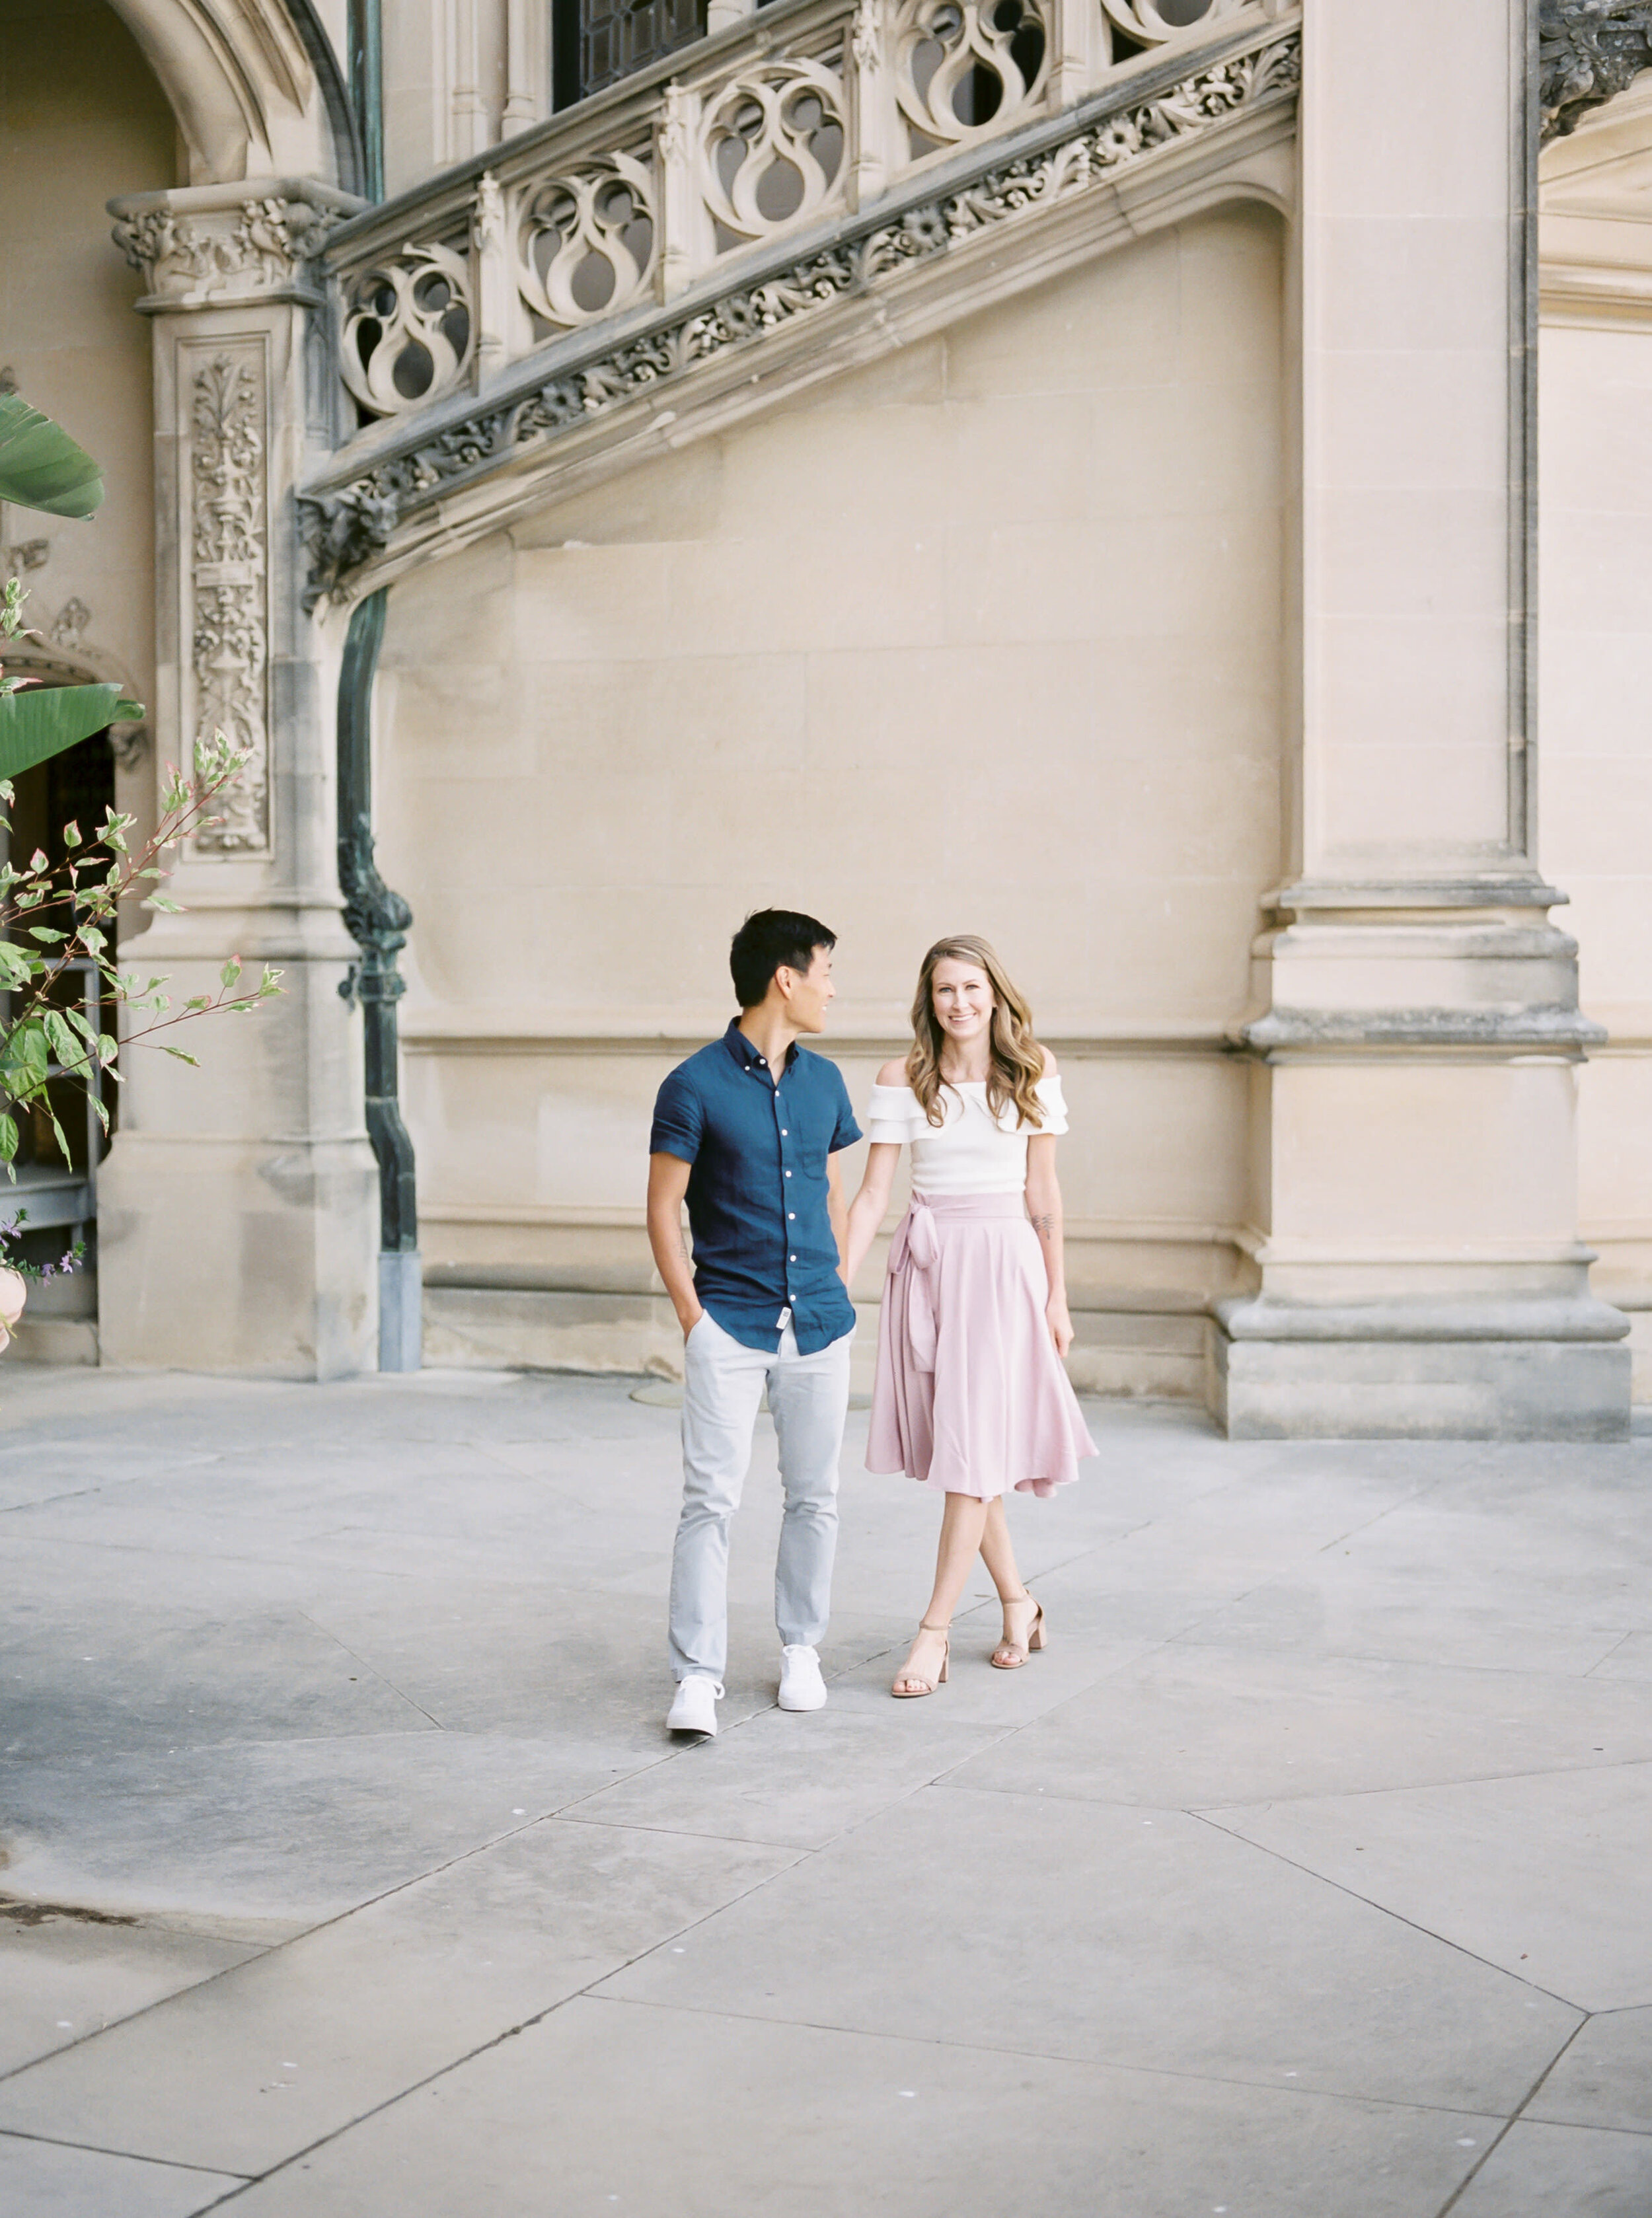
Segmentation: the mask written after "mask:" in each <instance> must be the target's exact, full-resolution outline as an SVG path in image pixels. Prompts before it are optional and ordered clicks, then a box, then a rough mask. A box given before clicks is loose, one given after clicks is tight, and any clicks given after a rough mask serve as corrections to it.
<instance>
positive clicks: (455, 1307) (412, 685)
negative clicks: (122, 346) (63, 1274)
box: [377, 210, 1282, 1393]
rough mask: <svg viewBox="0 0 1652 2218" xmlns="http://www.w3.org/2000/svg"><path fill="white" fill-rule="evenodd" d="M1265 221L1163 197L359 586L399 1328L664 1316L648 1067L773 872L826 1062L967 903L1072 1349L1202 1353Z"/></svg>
mask: <svg viewBox="0 0 1652 2218" xmlns="http://www.w3.org/2000/svg"><path fill="white" fill-rule="evenodd" d="M1281 244H1282V242H1281V236H1280V232H1279V230H1278V227H1277V226H1276V222H1275V220H1274V219H1273V218H1272V217H1271V216H1269V215H1267V214H1263V213H1262V212H1260V211H1255V212H1252V211H1250V210H1238V211H1232V212H1228V213H1225V214H1221V215H1219V216H1211V217H1207V218H1205V219H1202V220H1199V221H1196V222H1194V223H1191V224H1189V226H1186V227H1184V228H1183V230H1181V231H1180V232H1173V233H1169V234H1166V235H1164V236H1162V237H1159V238H1158V239H1153V240H1151V241H1149V242H1146V243H1144V244H1142V245H1140V246H1138V247H1135V248H1133V249H1131V250H1129V251H1126V252H1124V253H1123V254H1121V255H1118V256H1115V257H1112V258H1110V259H1109V260H1107V261H1105V262H1103V263H1099V264H1096V265H1095V266H1093V267H1091V268H1090V269H1087V270H1080V271H1078V272H1077V273H1075V274H1072V275H1070V276H1065V277H1064V278H1061V279H1059V280H1058V281H1056V282H1053V283H1051V284H1049V285H1048V286H1046V288H1042V289H1041V290H1039V291H1036V292H1034V293H1032V294H1025V295H1022V296H1021V297H1020V298H1019V299H1017V300H1015V301H1013V302H1010V303H1009V304H1006V305H1005V306H1003V307H998V308H995V309H993V310H991V311H990V312H988V313H984V314H981V315H979V316H978V317H977V318H975V319H972V320H971V321H969V322H967V323H966V324H964V325H960V326H957V327H954V328H953V330H952V331H950V332H949V333H948V334H947V335H946V336H945V337H943V338H938V339H935V340H934V341H931V342H928V343H927V344H922V345H921V346H916V347H914V348H912V349H911V350H910V351H908V352H906V353H904V354H903V355H901V356H897V357H896V358H895V359H894V360H893V361H891V362H886V363H885V364H883V365H880V366H879V367H877V368H875V369H867V370H864V371H861V372H859V373H855V374H854V375H848V376H840V377H837V378H835V380H834V381H831V382H830V383H829V384H828V385H825V386H823V387H822V388H821V389H820V391H819V392H818V393H817V394H815V395H812V396H810V397H808V398H806V399H804V400H802V401H800V402H797V403H794V404H792V405H791V406H787V407H786V409H785V410H784V411H782V412H775V413H773V414H770V415H768V416H766V417H763V418H758V419H755V420H751V421H748V422H746V423H744V424H741V425H740V426H738V427H737V428H735V429H733V430H731V431H729V432H727V433H726V434H724V436H722V437H718V438H716V439H713V440H711V441H709V442H704V443H699V444H697V445H695V446H693V447H692V448H689V449H685V450H684V451H682V452H680V453H675V454H674V453H672V452H671V451H670V450H669V447H668V435H667V438H666V439H665V440H662V441H661V448H662V451H661V453H660V454H659V455H658V456H657V458H654V459H649V460H646V461H645V462H642V463H639V465H638V467H637V468H636V469H635V470H634V471H632V472H631V473H630V474H629V475H627V476H626V477H625V478H624V480H621V481H620V482H619V483H618V485H615V486H608V487H606V488H605V489H604V490H602V491H600V492H599V493H593V494H591V495H589V496H587V497H585V498H582V499H575V500H572V501H569V502H567V503H564V504H562V505H557V506H556V507H551V508H547V509H545V510H544V511H542V512H540V513H539V514H537V516H536V517H534V518H533V519H532V521H531V524H529V525H527V526H525V527H523V528H519V529H518V530H515V531H513V532H512V533H511V534H509V535H501V536H498V537H496V538H494V540H492V541H490V542H487V543H485V544H484V545H482V546H481V547H480V548H475V549H474V550H472V551H470V552H469V553H467V554H463V555H460V556H458V557H456V558H455V559H454V560H452V561H447V562H444V563H443V564H441V565H439V566H432V567H430V568H429V569H427V570H425V571H424V572H422V573H415V574H413V576H411V577H408V578H406V579H402V580H401V581H400V582H399V583H398V585H396V588H395V590H394V592H393V594H392V596H391V599H390V617H389V628H388V636H387V640H386V643H385V648H384V653H383V658H382V665H381V677H380V693H379V700H378V709H377V729H378V734H379V745H380V749H381V759H380V762H379V765H378V769H377V778H378V809H379V815H380V818H381V824H382V833H381V847H380V852H381V858H382V863H383V866H384V869H385V873H386V876H387V877H388V879H389V881H390V883H392V884H394V885H396V886H397V887H399V888H401V889H402V890H404V891H406V892H407V895H409V897H410V899H411V900H412V901H413V908H414V911H415V914H416V919H417V922H416V925H415V929H414V933H413V945H412V949H411V951H410V957H409V961H408V965H407V967H408V970H409V975H410V978H411V982H412V985H411V991H410V994H409V997H408V1000H407V1003H406V1004H405V1005H404V1038H405V1040H406V1043H407V1078H406V1090H407V1103H408V1111H409V1121H410V1123H411V1124H412V1127H413V1134H414V1137H415V1141H416V1143H417V1145H418V1149H419V1165H420V1187H421V1204H422V1210H423V1222H424V1234H423V1241H424V1248H425V1255H426V1258H427V1261H428V1263H429V1264H430V1266H431V1267H432V1271H433V1273H434V1276H435V1278H436V1280H437V1282H438V1288H439V1287H440V1286H441V1282H442V1281H443V1280H444V1279H445V1280H446V1281H448V1282H449V1289H448V1293H447V1294H446V1295H445V1296H444V1297H443V1299H445V1300H446V1301H447V1308H446V1310H445V1312H444V1309H443V1305H442V1299H438V1301H437V1302H436V1303H435V1304H434V1305H433V1310H432V1336H433V1341H434V1345H433V1346H432V1354H433V1355H435V1356H437V1357H438V1358H441V1357H443V1356H446V1357H449V1358H451V1357H452V1356H454V1355H456V1354H457V1355H461V1356H463V1354H466V1353H467V1352H469V1354H470V1356H471V1358H472V1360H497V1359H498V1357H499V1356H500V1354H506V1353H514V1354H516V1355H517V1356H519V1357H520V1356H522V1355H524V1354H527V1355H531V1356H533V1357H534V1358H535V1360H550V1357H551V1356H552V1355H554V1354H561V1355H563V1356H566V1355H567V1354H569V1352H570V1351H571V1352H573V1353H574V1354H578V1355H580V1356H581V1358H582V1360H595V1361H614V1362H623V1363H626V1364H631V1365H634V1364H635V1363H637V1361H638V1360H643V1357H644V1356H645V1355H646V1356H649V1357H650V1358H652V1359H653V1360H656V1361H658V1362H660V1363H661V1364H663V1363H666V1362H668V1361H669V1360H671V1359H672V1358H673V1356H674V1344H673V1338H672V1335H671V1334H670V1333H669V1332H668V1331H667V1330H666V1329H665V1327H666V1325H668V1323H669V1317H668V1313H666V1312H663V1311H662V1310H661V1308H660V1307H659V1306H658V1305H657V1304H656V1305H654V1306H653V1307H650V1305H649V1304H648V1303H647V1302H646V1301H645V1300H643V1299H642V1298H641V1297H643V1296H644V1295H645V1294H646V1290H647V1288H648V1286H649V1263H648V1258H647V1252H646V1246H645V1242H644V1240H643V1230H642V1222H643V1218H642V1207H641V1203H642V1194H643V1178H644V1155H645V1150H646V1144H647V1124H648V1113H649V1104H650V1101H651V1099H652V1095H653V1093H654V1089H655V1086H656V1084H657V1083H658V1081H659V1079H660V1077H661V1075H662V1074H663V1072H664V1070H665V1069H667V1068H668V1066H669V1065H670V1063H672V1062H673V1061H674V1060H676V1059H677V1058H678V1057H679V1056H680V1055H681V1054H683V1053H685V1052H686V1051H687V1050H689V1049H690V1048H691V1047H692V1046H693V1045H695V1044H698V1043H699V1041H700V1040H701V1039H703V1038H705V1037H707V1036H708V1035H710V1034H711V1033H713V1032H717V1031H720V1030H721V1028H722V1026H723V1025H724V1023H726V1021H727V1019H728V1016H729V1014H730V1010H731V1006H732V1004H731V997H730V992H729V988H728V977H727V970H726V967H725V958H726V948H727V943H728V939H729V935H730V932H731V931H732V930H733V928H734V926H736V924H737V923H738V921H739V920H740V918H741V916H742V914H744V913H745V911H746V910H747V909H748V908H754V907H757V906H760V905H762V904H764V903H767V902H771V901H773V902H785V903H795V904H797V905H798V906H800V907H803V908H807V909H810V910H812V911H814V912H815V913H816V914H819V915H821V916H822V917H823V918H824V919H825V920H827V922H828V923H829V924H831V925H832V926H835V929H836V930H837V931H838V932H839V933H840V935H841V944H840V948H839V955H838V963H837V975H838V979H839V982H840V998H839V1001H838V1003H837V1006H836V1010H835V1022H834V1025H833V1031H832V1034H831V1042H830V1044H831V1045H832V1046H833V1049H834V1051H835V1052H836V1053H837V1054H838V1055H839V1056H840V1057H841V1058H842V1062H843V1063H844V1067H845V1069H846V1071H847V1074H848V1078H849V1082H850V1086H851V1089H852V1091H853V1093H854V1094H855V1096H856V1097H857V1098H858V1099H860V1100H864V1098H865V1094H866V1088H867V1086H868V1085H869V1083H870V1079H871V1074H872V1070H873V1068H874V1067H875V1064H876V1063H877V1061H878V1060H879V1058H880V1057H881V1056H885V1055H886V1054H888V1053H891V1052H892V1051H893V1050H895V1049H896V1048H897V1046H898V1045H899V1044H901V1043H902V1041H903V1038H904V1010H905V1008H906V1006H907V1004H908V1002H909V1001H910V994H911V988H912V981H913V978H914V976H915V974H916V965H917V962H918V958H919V957H920V956H921V954H922V951H923V948H924V947H925V945H927V944H928V942H929V941H930V940H931V939H934V938H935V937H936V936H938V935H939V934H940V933H941V932H945V931H947V930H960V929H967V930H974V931H980V932H986V933H988V934H989V935H990V936H991V938H992V939H994V940H995V941H997V944H998V945H999V946H1000V947H1001V949H1002V951H1003V954H1004V956H1005V958H1006V960H1007V961H1008V962H1009V964H1010V966H1011V968H1012V970H1013V971H1014V972H1015V974H1016V975H1017V976H1019V977H1020V978H1021V979H1022V981H1023V982H1024V984H1025V988H1026V990H1027V991H1028V993H1029V994H1030V995H1031V997H1032V999H1033V1001H1034V1007H1035V1010H1036V1013H1037V1016H1038V1020H1039V1024H1040V1031H1041V1032H1042V1033H1043V1034H1044V1036H1045V1037H1046V1038H1048V1039H1050V1040H1051V1041H1052V1042H1053V1044H1055V1046H1056V1048H1057V1050H1058V1052H1059V1054H1060V1055H1061V1056H1062V1059H1063V1063H1064V1067H1065V1069H1066V1070H1067V1073H1068V1090H1069V1093H1070V1095H1071V1100H1072V1104H1073V1108H1074V1112H1075V1131H1074V1135H1073V1137H1071V1139H1070V1140H1069V1141H1068V1142H1067V1143H1065V1147H1064V1176H1065V1187H1066V1193H1067V1203H1068V1210H1069V1217H1070V1229H1071V1241H1072V1279H1073V1286H1074V1293H1075V1298H1076V1299H1077V1301H1078V1303H1079V1304H1081V1305H1082V1306H1083V1307H1084V1310H1086V1312H1087V1314H1086V1316H1085V1317H1084V1319H1083V1321H1082V1322H1081V1326H1080V1335H1081V1348H1080V1350H1079V1352H1078V1358H1077V1361H1076V1368H1077V1369H1078V1372H1079V1373H1080V1375H1081V1376H1083V1377H1084V1378H1086V1379H1089V1380H1090V1381H1091V1383H1094V1384H1096V1385H1107V1386H1109V1387H1113V1388H1119V1389H1123V1390H1126V1391H1183V1392H1189V1393H1191V1392H1196V1391H1200V1389H1201V1385H1202V1377H1201V1367H1202V1358H1203V1347H1204V1331H1205V1327H1204V1323H1203V1320H1202V1316H1201V1315H1200V1311H1201V1309H1202V1304H1203V1302H1204V1301H1205V1300H1206V1299H1207V1298H1208V1296H1209V1294H1210V1293H1211V1292H1214V1291H1219V1290H1225V1289H1226V1288H1227V1287H1228V1286H1231V1285H1232V1284H1233V1283H1234V1280H1235V1276H1236V1273H1238V1272H1239V1268H1240V1264H1239V1252H1238V1249H1237V1248H1236V1247H1235V1244H1234V1232H1235V1229H1236V1226H1237V1224H1238V1220H1239V1215H1240V1212H1241V1207H1242V1197H1243V1191H1244V1150H1245V1074H1244V1072H1243V1070H1242V1069H1241V1068H1240V1067H1239V1066H1238V1065H1237V1064H1235V1063H1232V1062H1230V1061H1229V1060H1228V1059H1227V1056H1225V1055H1224V1053H1223V1050H1222V1046H1221V1038H1222V1033H1223V1030H1224V1027H1225V1026H1227V1025H1228V1024H1229V1023H1231V1021H1232V1020H1233V1018H1234V1017H1235V1015H1236V1014H1237V1013H1238V1012H1239V1008H1240V1007H1241V1006H1242V1003H1243V1001H1244V996H1245V983H1246V965H1247V956H1248V951H1249V947H1250V944H1251V938H1252V936H1253V933H1254V931H1255V929H1256V923H1257V917H1258V895H1259V893H1260V892H1261V891H1262V889H1264V887H1265V886H1267V885H1268V884H1270V883H1273V882H1274V881H1275V879H1276V876H1277V873H1278V869H1279V839H1280V834H1279V809H1280V802H1279V725H1280V708H1279V697H1278V696H1279V684H1280V678H1279V672H1280V660H1281V644H1280V641H1281V616H1280V603H1281V557H1280V545H1279V542H1280V530H1281V526H1280V503H1281V462H1280V456H1281V451H1282V433H1281V422H1280V411H1281V374H1280V366H1279V348H1280V326H1281V314H1282V274H1281V259H1282V257H1281ZM457 1281H463V1284H464V1287H465V1292H463V1295H461V1293H460V1292H458V1291H457V1289H456V1286H455V1284H454V1282H457ZM876 1285H877V1273H876V1271H875V1270H873V1271H871V1272H869V1273H868V1277H867V1280H866V1285H865V1286H863V1287H861V1288H859V1289H857V1292H860V1294H862V1295H863V1296H868V1297H872V1298H875V1292H876ZM444 1314H445V1316H446V1317H447V1319H448V1321H449V1323H450V1325H451V1327H452V1330H453V1333H454V1335H456V1337H455V1338H454V1339H453V1340H452V1341H450V1343H448V1344H444V1342H443V1339H442V1335H443V1332H444V1323H443V1319H444ZM490 1320H491V1322H490Z"/></svg>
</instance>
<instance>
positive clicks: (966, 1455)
mask: <svg viewBox="0 0 1652 2218" xmlns="http://www.w3.org/2000/svg"><path fill="white" fill-rule="evenodd" d="M1048 1298H1049V1289H1048V1286H1047V1283H1046V1278H1045V1272H1044V1256H1043V1251H1042V1250H1041V1249H1040V1247H1039V1244H1038V1235H1037V1233H1036V1232H1034V1230H1033V1228H1032V1225H1031V1224H1030V1223H1029V1222H1028V1216H1027V1206H1026V1203H1025V1201H1024V1200H1023V1199H1022V1196H1021V1195H1020V1194H1018V1193H957V1194H935V1195H934V1196H933V1197H932V1198H931V1199H929V1200H928V1201H922V1200H919V1199H916V1197H915V1198H914V1199H913V1202H912V1205H911V1207H910V1209H909V1210H908V1211H907V1212H906V1215H905V1216H904V1217H903V1218H902V1219H901V1222H900V1224H899V1227H898V1228H897V1231H896V1234H895V1237H894V1240H893V1242H891V1247H890V1251H889V1275H888V1278H887V1279H885V1284H884V1305H883V1310H882V1313H881V1314H880V1316H879V1320H878V1371H877V1377H876V1379H875V1381H874V1383H873V1390H872V1425H871V1430H870V1434H869V1436H868V1438H867V1441H866V1469H867V1470H868V1471H904V1472H905V1473H906V1475H907V1477H908V1478H916V1479H921V1480H922V1483H923V1484H924V1485H926V1486H929V1487H933V1488H934V1489H935V1492H936V1493H937V1494H973V1495H977V1496H980V1497H981V1498H982V1499H983V1500H985V1501H991V1499H992V1497H993V1496H995V1495H999V1494H1004V1493H1007V1492H1008V1491H1009V1489H1010V1488H1011V1487H1012V1486H1013V1487H1015V1488H1017V1489H1018V1490H1020V1491H1021V1492H1022V1493H1031V1494H1053V1492H1054V1491H1055V1490H1056V1488H1057V1487H1058V1486H1065V1484H1067V1482H1068V1481H1069V1480H1070V1479H1074V1478H1078V1459H1079V1457H1080V1456H1090V1455H1094V1454H1095V1453H1096V1443H1095V1442H1094V1441H1093V1440H1091V1439H1090V1434H1089V1432H1088V1430H1087V1429H1086V1428H1085V1424H1084V1418H1083V1416H1081V1415H1080V1413H1079V1409H1078V1399H1077V1397H1076V1396H1075V1395H1074V1393H1073V1391H1072V1386H1071V1383H1070V1381H1069V1379H1068V1378H1067V1374H1066V1372H1065V1368H1064V1367H1063V1366H1062V1362H1061V1359H1060V1357H1059V1355H1058V1354H1056V1352H1055V1343H1054V1341H1053V1340H1052V1339H1051V1337H1050V1328H1049V1326H1048V1324H1047V1323H1046V1321H1045V1317H1044V1305H1045V1303H1046V1301H1047V1299H1048Z"/></svg>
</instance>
